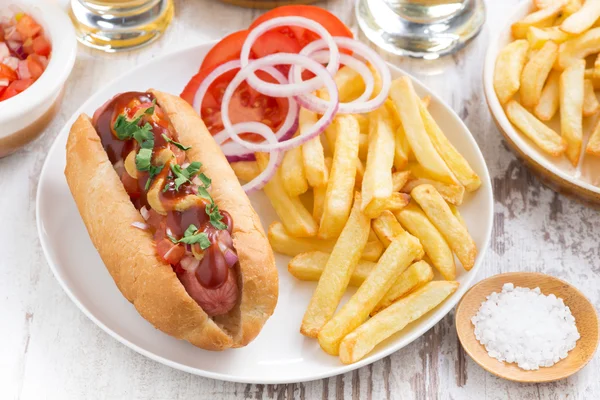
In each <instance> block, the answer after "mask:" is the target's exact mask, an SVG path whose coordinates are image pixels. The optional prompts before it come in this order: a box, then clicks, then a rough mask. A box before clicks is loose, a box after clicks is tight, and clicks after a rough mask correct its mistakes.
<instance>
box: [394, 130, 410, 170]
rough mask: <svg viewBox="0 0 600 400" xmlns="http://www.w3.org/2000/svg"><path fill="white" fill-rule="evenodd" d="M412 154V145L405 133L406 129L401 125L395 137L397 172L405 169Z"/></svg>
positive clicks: (395, 166)
mask: <svg viewBox="0 0 600 400" xmlns="http://www.w3.org/2000/svg"><path fill="white" fill-rule="evenodd" d="M410 152H411V151H410V144H409V143H408V139H407V138H406V133H404V128H403V127H402V124H400V125H399V126H398V128H397V129H396V133H395V135H394V168H396V169H397V170H401V169H404V167H406V164H408V159H409V156H410Z"/></svg>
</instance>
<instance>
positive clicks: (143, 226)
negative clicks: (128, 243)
mask: <svg viewBox="0 0 600 400" xmlns="http://www.w3.org/2000/svg"><path fill="white" fill-rule="evenodd" d="M131 226H133V227H135V228H138V229H141V230H143V231H147V230H148V229H150V226H148V224H146V223H145V222H139V221H134V222H132V223H131Z"/></svg>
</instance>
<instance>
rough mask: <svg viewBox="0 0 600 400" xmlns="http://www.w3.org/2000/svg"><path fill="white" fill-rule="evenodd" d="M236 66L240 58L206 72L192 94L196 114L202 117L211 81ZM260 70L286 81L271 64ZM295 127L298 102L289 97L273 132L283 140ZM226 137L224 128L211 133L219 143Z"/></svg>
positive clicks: (296, 124) (284, 82)
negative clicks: (281, 119) (279, 123)
mask: <svg viewBox="0 0 600 400" xmlns="http://www.w3.org/2000/svg"><path fill="white" fill-rule="evenodd" d="M236 68H241V62H240V60H232V61H228V62H226V63H225V64H222V65H219V66H218V67H217V68H215V69H214V70H213V71H212V72H211V73H210V74H208V76H207V77H206V78H204V80H203V81H202V84H200V87H199V88H198V91H197V92H196V95H195V96H194V103H193V106H194V108H195V109H197V110H198V114H199V115H200V118H202V101H203V100H204V96H206V93H207V92H208V89H209V88H210V85H212V83H213V82H214V81H215V80H216V79H217V78H218V77H219V76H221V75H223V74H224V73H226V72H229V71H231V70H233V69H236ZM261 70H262V71H265V72H266V73H268V74H269V75H271V76H272V77H273V78H275V80H277V82H279V83H280V84H286V83H287V82H288V80H287V78H286V77H285V76H284V75H283V74H282V73H281V72H280V71H278V70H277V69H276V68H274V67H272V66H266V67H265V68H261ZM296 129H298V104H297V103H296V100H294V99H293V98H289V99H288V114H287V116H286V118H285V120H284V121H283V124H281V127H279V129H278V130H277V132H275V136H276V137H277V139H278V140H283V139H282V138H283V137H286V136H291V135H293V134H294V133H295V132H296ZM228 138H229V135H227V132H226V130H225V129H223V130H222V131H221V132H219V133H217V134H215V135H213V139H215V141H216V142H217V144H219V145H220V144H222V143H223V142H225V140H227V139H228ZM223 152H224V153H225V155H226V156H236V155H237V156H241V155H243V154H241V153H239V152H238V153H237V154H228V153H227V151H226V150H225V149H224V150H223ZM248 153H249V152H248V151H246V152H245V153H244V154H248ZM250 154H251V152H250ZM238 161H241V160H238Z"/></svg>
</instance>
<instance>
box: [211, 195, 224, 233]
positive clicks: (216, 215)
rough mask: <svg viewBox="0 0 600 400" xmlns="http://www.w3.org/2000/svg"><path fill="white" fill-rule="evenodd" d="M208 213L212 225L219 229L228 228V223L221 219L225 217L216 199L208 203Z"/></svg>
mask: <svg viewBox="0 0 600 400" xmlns="http://www.w3.org/2000/svg"><path fill="white" fill-rule="evenodd" d="M211 200H212V198H211ZM206 214H207V215H208V217H209V218H210V223H211V224H212V226H214V227H215V228H217V229H219V230H223V229H227V225H225V224H224V223H223V222H221V220H222V219H223V215H221V212H220V211H219V207H218V206H217V205H216V204H215V202H214V201H212V202H211V203H210V204H207V205H206Z"/></svg>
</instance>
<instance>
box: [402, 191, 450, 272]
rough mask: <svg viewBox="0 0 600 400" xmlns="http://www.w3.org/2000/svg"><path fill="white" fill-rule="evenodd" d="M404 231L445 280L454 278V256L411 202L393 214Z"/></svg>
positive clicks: (437, 232)
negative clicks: (420, 247)
mask: <svg viewBox="0 0 600 400" xmlns="http://www.w3.org/2000/svg"><path fill="white" fill-rule="evenodd" d="M394 215H395V216H396V218H398V221H400V223H401V224H402V226H403V227H404V229H406V230H407V231H408V232H410V233H411V234H412V235H413V236H415V237H417V238H418V239H419V240H420V241H421V244H422V245H423V248H424V249H425V254H426V255H427V256H428V257H429V259H430V261H431V264H432V265H433V266H434V267H435V269H437V270H438V271H439V272H440V274H442V276H443V277H444V279H447V280H453V279H455V278H456V264H455V263H454V255H453V254H452V250H451V249H450V246H449V245H448V243H447V242H446V239H444V237H443V236H442V234H441V233H440V231H439V230H438V229H437V228H436V227H435V226H434V225H433V223H431V221H430V220H429V219H428V218H427V216H426V215H425V213H424V212H423V210H421V208H420V207H419V206H418V205H417V204H416V203H414V202H411V203H410V204H409V205H408V206H406V207H405V208H404V209H403V210H401V211H400V212H396V213H394Z"/></svg>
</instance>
